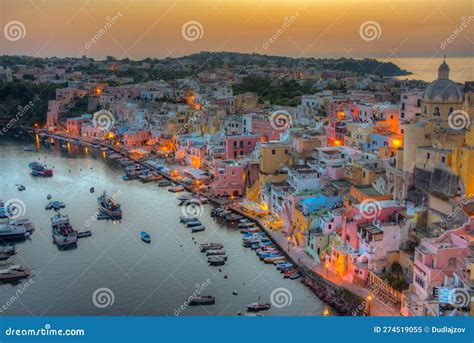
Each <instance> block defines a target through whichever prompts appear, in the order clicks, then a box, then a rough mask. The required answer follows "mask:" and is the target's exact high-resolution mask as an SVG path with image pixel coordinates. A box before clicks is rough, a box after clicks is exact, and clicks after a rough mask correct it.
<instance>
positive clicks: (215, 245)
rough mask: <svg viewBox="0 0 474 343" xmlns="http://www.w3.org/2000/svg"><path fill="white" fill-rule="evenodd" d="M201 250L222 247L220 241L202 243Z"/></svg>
mask: <svg viewBox="0 0 474 343" xmlns="http://www.w3.org/2000/svg"><path fill="white" fill-rule="evenodd" d="M199 247H200V249H201V252H206V251H208V250H218V249H222V248H223V247H224V244H222V243H203V244H201V245H200V246H199Z"/></svg>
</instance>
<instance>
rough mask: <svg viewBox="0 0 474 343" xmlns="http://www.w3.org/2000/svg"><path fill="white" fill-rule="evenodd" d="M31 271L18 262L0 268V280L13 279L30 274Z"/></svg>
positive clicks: (22, 277)
mask: <svg viewBox="0 0 474 343" xmlns="http://www.w3.org/2000/svg"><path fill="white" fill-rule="evenodd" d="M30 274H31V272H30V271H29V270H28V269H26V268H24V267H22V266H21V265H19V264H15V265H12V266H10V267H8V268H6V269H0V282H8V281H15V280H19V279H24V278H27V277H28V276H30Z"/></svg>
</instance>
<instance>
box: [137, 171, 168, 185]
mask: <svg viewBox="0 0 474 343" xmlns="http://www.w3.org/2000/svg"><path fill="white" fill-rule="evenodd" d="M138 177H139V179H140V181H141V182H143V183H148V182H153V181H159V180H161V179H163V176H161V175H160V174H158V173H156V172H149V173H146V174H144V175H138Z"/></svg>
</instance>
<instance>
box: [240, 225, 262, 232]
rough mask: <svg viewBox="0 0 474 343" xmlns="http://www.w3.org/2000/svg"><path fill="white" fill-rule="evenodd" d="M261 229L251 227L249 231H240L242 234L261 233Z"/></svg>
mask: <svg viewBox="0 0 474 343" xmlns="http://www.w3.org/2000/svg"><path fill="white" fill-rule="evenodd" d="M260 231H261V230H260V228H258V227H256V226H255V227H251V228H248V229H240V233H257V232H260Z"/></svg>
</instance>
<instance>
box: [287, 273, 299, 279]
mask: <svg viewBox="0 0 474 343" xmlns="http://www.w3.org/2000/svg"><path fill="white" fill-rule="evenodd" d="M300 277H301V275H300V273H294V274H291V275H290V279H291V280H296V279H299V278H300Z"/></svg>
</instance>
